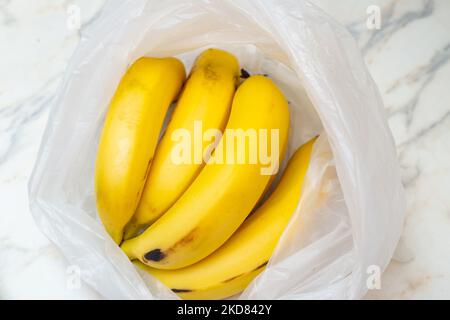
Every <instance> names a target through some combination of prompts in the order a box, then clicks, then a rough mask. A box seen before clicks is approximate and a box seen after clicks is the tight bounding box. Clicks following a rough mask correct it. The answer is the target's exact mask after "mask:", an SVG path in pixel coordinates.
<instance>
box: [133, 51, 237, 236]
mask: <svg viewBox="0 0 450 320" xmlns="http://www.w3.org/2000/svg"><path fill="white" fill-rule="evenodd" d="M238 77H239V63H238V61H237V59H236V58H235V57H234V56H233V55H231V54H229V53H227V52H225V51H222V50H217V49H208V50H206V51H204V52H203V53H202V54H201V55H200V56H199V57H198V59H197V61H196V63H195V65H194V67H193V69H192V72H191V74H190V76H189V78H188V80H187V81H186V83H185V87H184V89H183V92H182V93H181V96H180V98H179V100H178V103H177V106H176V108H175V110H174V112H173V114H172V118H171V120H170V122H169V125H168V127H167V129H166V132H165V133H164V136H163V138H162V139H161V141H160V143H159V145H158V147H157V149H156V153H155V158H154V160H153V163H152V166H151V168H150V173H149V175H148V178H147V182H146V185H145V188H144V191H143V192H142V197H141V201H140V203H139V205H138V209H137V210H136V213H135V215H134V216H133V218H132V220H131V221H130V223H129V224H128V226H127V227H126V228H125V239H129V238H131V237H133V236H135V235H136V234H137V232H138V231H139V229H141V228H142V227H144V226H145V225H148V224H151V223H153V222H154V221H155V220H157V219H158V218H159V217H160V216H161V215H162V214H163V213H164V212H165V211H166V210H167V209H169V208H170V207H171V206H172V205H173V203H174V202H175V201H176V200H177V199H178V198H179V197H180V196H181V195H182V194H183V192H184V191H185V190H186V189H187V188H188V187H189V185H190V184H191V183H192V181H193V180H194V179H195V177H196V176H197V175H198V174H199V172H200V170H201V169H202V167H203V165H204V162H203V151H204V150H205V149H206V148H207V147H208V144H209V143H208V141H203V143H202V144H200V145H199V147H200V159H194V157H193V156H191V157H189V159H188V160H189V161H188V162H186V163H177V162H175V161H173V159H172V153H173V152H174V151H175V148H176V145H177V142H176V141H174V140H173V136H174V133H175V134H176V132H177V130H185V132H186V133H188V134H189V135H190V136H191V137H194V136H195V130H196V129H198V128H197V127H196V126H197V125H198V123H201V129H202V130H205V131H206V130H209V129H218V130H223V129H224V127H225V125H226V123H227V121H228V116H229V113H230V108H231V102H232V100H233V95H234V90H235V87H236V85H237V80H238ZM192 151H193V152H192ZM192 151H191V154H192V155H194V153H195V152H196V150H192ZM194 160H196V161H194Z"/></svg>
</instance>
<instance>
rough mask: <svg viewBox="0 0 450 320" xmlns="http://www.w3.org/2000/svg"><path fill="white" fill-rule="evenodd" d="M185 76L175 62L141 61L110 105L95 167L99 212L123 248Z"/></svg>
mask: <svg viewBox="0 0 450 320" xmlns="http://www.w3.org/2000/svg"><path fill="white" fill-rule="evenodd" d="M184 79H185V71H184V66H183V64H182V63H181V62H180V61H179V60H177V59H174V58H163V59H158V58H141V59H139V60H137V61H136V62H135V63H134V64H133V65H132V66H131V67H130V68H129V69H128V71H127V72H126V74H125V75H124V77H123V78H122V80H121V82H120V84H119V86H118V88H117V90H116V92H115V94H114V97H113V98H112V100H111V104H110V106H109V110H108V113H107V115H106V120H105V124H104V127H103V131H102V134H101V137H100V143H99V147H98V153H97V160H96V166H95V193H96V200H97V209H98V213H99V216H100V219H101V220H102V222H103V225H104V226H105V228H106V230H107V231H108V233H109V234H110V236H111V237H112V238H113V240H114V241H115V242H116V243H117V244H119V243H120V242H121V240H122V235H123V228H124V227H125V225H126V224H127V223H128V221H129V220H130V219H131V217H132V215H133V214H134V212H135V210H136V207H137V205H138V202H139V200H140V197H141V193H142V189H143V187H144V184H145V180H146V178H147V173H148V169H149V166H150V163H151V160H152V157H153V153H154V151H155V148H156V144H157V141H158V137H159V133H160V130H161V126H162V124H163V121H164V117H165V114H166V112H167V109H168V107H169V105H170V103H171V102H172V101H173V100H174V99H175V98H176V97H177V95H178V93H179V91H180V89H181V87H182V84H183V81H184Z"/></svg>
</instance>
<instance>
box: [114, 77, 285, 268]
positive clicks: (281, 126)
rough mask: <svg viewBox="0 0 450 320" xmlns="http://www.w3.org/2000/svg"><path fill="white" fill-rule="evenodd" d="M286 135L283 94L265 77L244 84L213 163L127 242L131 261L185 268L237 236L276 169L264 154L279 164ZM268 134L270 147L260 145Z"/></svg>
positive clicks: (125, 247) (124, 249) (263, 144)
mask: <svg viewBox="0 0 450 320" xmlns="http://www.w3.org/2000/svg"><path fill="white" fill-rule="evenodd" d="M288 130H289V110H288V105H287V101H286V99H285V98H284V96H283V94H282V93H281V92H280V90H279V89H278V88H277V87H276V86H275V85H274V84H273V82H272V81H271V80H269V79H268V78H266V77H263V76H252V77H250V78H248V79H247V80H245V81H244V82H243V83H242V84H241V85H240V87H239V88H238V90H237V91H236V94H235V97H234V99H233V103H232V108H231V114H230V119H229V121H228V124H227V127H226V130H225V134H224V135H223V137H222V139H221V140H220V143H219V144H218V145H217V147H216V149H215V151H214V154H213V157H212V161H209V162H208V163H207V164H206V165H205V167H204V168H203V170H202V171H201V172H200V174H199V175H198V176H197V178H196V179H195V180H194V182H193V183H192V184H191V186H190V187H189V188H188V189H187V190H186V192H185V193H184V194H183V195H182V196H181V197H180V198H179V199H178V201H177V202H175V204H174V205H173V206H172V207H171V208H170V209H169V210H168V211H167V212H166V213H165V214H164V215H163V216H162V217H161V218H159V219H158V220H157V221H156V222H155V223H154V224H152V225H151V226H150V227H149V228H148V229H147V230H146V231H144V232H143V233H142V234H141V235H139V236H138V237H136V238H133V239H130V240H127V241H125V242H124V243H123V244H122V246H121V247H122V250H123V251H124V252H125V253H126V254H127V255H128V257H129V258H130V259H132V260H133V259H139V260H141V262H143V263H145V264H147V265H149V266H152V267H155V268H161V269H177V268H182V267H185V266H188V265H190V264H193V263H195V262H197V261H199V260H201V259H203V258H204V257H206V256H208V255H209V254H211V253H212V252H213V251H214V250H216V249H217V248H218V247H220V246H221V245H222V244H223V243H224V242H225V241H226V240H227V239H228V238H229V237H230V236H231V235H232V234H233V232H234V231H236V229H237V228H238V227H239V225H241V223H242V222H243V221H244V220H245V218H246V217H247V215H248V214H249V213H250V211H251V210H252V208H253V207H254V206H255V204H256V202H257V201H258V199H259V198H260V196H261V194H262V193H263V191H264V190H265V188H266V186H267V184H268V182H269V180H270V179H271V175H273V174H274V173H275V172H274V170H275V169H276V168H275V167H271V169H270V170H269V172H265V169H267V168H266V163H265V160H264V161H262V160H261V152H262V151H263V149H264V148H265V147H267V146H268V148H267V149H270V150H269V152H270V153H267V154H271V155H272V156H273V155H275V158H276V161H278V162H277V163H279V161H280V158H281V156H282V155H283V154H284V150H285V147H286V143H287V138H288ZM264 132H265V133H266V138H267V139H266V140H267V141H265V142H267V143H265V142H264V143H262V140H263V138H262V136H263V133H264ZM274 133H276V134H277V135H275V134H274ZM258 134H259V138H258ZM269 134H270V136H269ZM236 137H237V138H236ZM239 137H243V138H244V140H245V141H244V142H248V143H242V139H239ZM252 137H253V138H254V137H257V141H256V147H259V150H256V149H255V148H253V147H255V140H254V139H253V138H252ZM236 140H239V141H237V142H236ZM252 140H253V143H251V142H252ZM258 140H260V141H259V142H260V143H258ZM258 151H260V152H259V155H260V158H259V159H256V160H258V161H255V159H254V157H255V156H257V155H258ZM266 151H267V150H266ZM262 153H263V154H264V152H262ZM272 162H273V161H272ZM263 173H264V174H263Z"/></svg>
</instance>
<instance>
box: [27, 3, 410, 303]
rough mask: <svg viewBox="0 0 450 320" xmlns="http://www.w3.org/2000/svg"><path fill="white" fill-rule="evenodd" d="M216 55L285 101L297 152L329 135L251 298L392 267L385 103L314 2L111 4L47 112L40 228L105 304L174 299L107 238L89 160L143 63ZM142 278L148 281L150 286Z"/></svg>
mask: <svg viewBox="0 0 450 320" xmlns="http://www.w3.org/2000/svg"><path fill="white" fill-rule="evenodd" d="M208 47H218V48H222V49H225V50H228V51H230V52H232V53H234V54H235V55H236V56H237V57H238V58H239V61H240V64H241V65H242V66H243V67H244V68H245V69H246V70H248V71H249V72H250V73H265V74H268V75H269V76H270V77H271V79H273V80H274V81H275V82H276V83H277V84H278V85H279V86H280V88H281V89H282V91H283V92H284V93H285V94H286V96H287V98H288V100H289V102H290V111H291V132H290V145H289V154H288V156H290V155H291V154H292V152H293V150H295V148H296V147H298V146H299V145H301V144H302V143H304V142H306V141H307V140H308V139H309V138H311V137H313V136H314V135H316V134H318V133H320V132H322V131H323V134H322V135H321V138H320V139H319V140H318V142H317V143H316V145H315V148H314V152H313V157H312V162H311V165H310V169H309V170H308V173H307V178H306V184H305V189H304V195H303V197H302V199H301V201H300V203H299V206H298V209H297V212H296V213H295V214H294V216H293V218H292V219H291V222H290V224H289V226H288V227H287V229H286V231H285V233H284V234H283V236H282V238H281V240H280V243H279V245H278V247H277V249H276V251H275V253H274V255H273V257H272V259H271V260H270V262H269V264H268V266H267V268H266V270H265V271H264V272H263V273H262V274H261V275H260V276H259V277H257V278H256V279H255V280H254V281H253V282H252V283H251V284H250V286H249V287H248V288H247V289H246V290H245V291H244V292H243V293H242V294H241V295H240V298H248V299H272V298H273V299H275V298H280V299H303V298H306V299H311V298H328V299H353V298H361V297H362V296H363V295H364V293H365V292H366V291H367V284H366V281H367V277H368V275H369V274H368V273H367V272H369V270H372V269H370V268H371V266H373V265H374V266H375V267H376V268H379V270H381V271H382V270H384V268H385V267H386V265H387V263H388V262H389V260H390V258H391V256H392V254H393V251H394V248H395V246H396V243H397V241H398V239H399V236H400V232H401V228H402V223H403V218H404V211H405V201H404V195H403V189H402V186H401V183H400V178H399V168H398V164H397V158H396V150H395V148H394V144H393V139H392V137H391V133H390V131H389V128H388V126H387V121H386V119H385V114H384V109H383V104H382V101H381V98H380V95H379V93H378V91H377V88H376V86H375V84H374V82H373V80H372V79H371V77H370V76H369V74H368V72H367V69H366V66H365V65H364V63H363V60H362V58H361V56H360V53H359V50H358V49H357V47H356V45H355V43H354V41H353V39H352V37H351V36H350V34H349V33H348V32H347V31H346V30H345V28H344V27H342V26H341V25H339V24H338V23H336V22H335V21H333V20H332V19H331V18H330V17H328V16H327V15H325V14H324V13H323V12H322V11H320V10H319V9H317V8H316V7H314V6H313V5H311V4H310V3H308V2H306V1H294V0H290V1H271V0H267V1H250V0H247V1H242V0H239V1H231V0H228V1H223V0H220V1H206V0H204V1H200V0H199V1H152V0H149V1H145V0H132V1H123V0H116V1H110V2H109V3H108V5H107V7H106V8H105V10H104V11H103V13H102V16H101V17H100V18H99V19H98V21H97V23H96V24H94V25H92V26H91V27H90V28H89V29H87V30H86V32H85V33H84V35H83V39H82V41H81V43H80V45H79V47H78V49H77V51H76V53H75V54H74V56H73V58H72V60H71V62H70V65H69V67H68V69H67V73H66V76H65V80H64V82H63V84H62V86H61V87H60V88H59V91H58V94H57V97H56V99H55V101H54V105H53V107H52V109H51V113H50V118H49V122H48V126H47V129H46V132H45V135H44V138H43V144H42V147H41V150H40V153H39V157H38V160H37V163H36V166H35V169H34V172H33V175H32V180H31V182H30V186H29V193H30V202H31V204H30V206H31V211H32V213H33V215H34V218H35V220H36V222H37V223H38V225H39V227H40V228H41V230H42V231H43V232H44V233H45V234H46V235H47V236H48V237H49V238H50V239H51V241H53V242H54V243H55V244H56V245H57V246H58V247H59V248H60V249H61V250H62V252H63V254H64V255H65V256H66V257H67V259H68V260H69V261H70V263H71V264H73V265H77V266H79V267H80V270H81V276H82V279H83V280H84V281H86V282H87V283H88V284H90V285H91V286H92V287H93V288H94V289H96V290H97V291H98V292H99V293H100V294H101V295H102V296H103V297H104V298H109V299H117V298H124V299H147V298H150V299H151V298H176V296H175V295H174V294H173V293H172V292H171V291H170V290H169V289H167V288H165V287H164V286H163V285H162V284H160V283H159V282H158V281H156V280H155V279H153V278H151V277H150V276H147V275H144V276H142V275H139V273H138V271H137V270H136V269H135V268H134V267H133V266H132V264H131V263H130V262H129V261H128V259H127V258H126V256H125V255H124V254H123V253H122V252H121V250H120V249H119V248H118V247H117V246H116V245H115V244H114V243H113V241H112V240H111V239H110V238H109V236H108V235H107V234H106V233H105V231H104V229H103V227H102V226H101V223H100V221H99V219H98V217H97V213H96V208H95V198H94V162H95V156H96V149H97V143H98V138H99V134H100V131H101V128H102V123H103V119H104V116H105V113H106V110H107V107H108V103H109V101H110V99H111V97H112V95H113V93H114V90H115V88H116V86H117V84H118V83H119V81H120V79H121V76H122V75H123V73H124V72H125V71H126V69H127V67H128V66H129V65H130V64H131V63H132V62H133V61H134V60H135V59H137V58H139V57H141V56H144V55H148V56H177V57H179V58H180V59H182V60H183V61H184V63H185V66H186V70H189V68H190V66H191V65H192V62H193V60H194V58H195V57H196V55H197V54H198V53H199V52H200V51H202V50H204V49H205V48H208ZM143 280H145V282H144V281H143Z"/></svg>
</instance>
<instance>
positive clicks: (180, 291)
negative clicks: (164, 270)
mask: <svg viewBox="0 0 450 320" xmlns="http://www.w3.org/2000/svg"><path fill="white" fill-rule="evenodd" d="M170 290H172V291H173V292H175V293H183V292H192V291H193V290H190V289H170Z"/></svg>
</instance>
